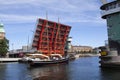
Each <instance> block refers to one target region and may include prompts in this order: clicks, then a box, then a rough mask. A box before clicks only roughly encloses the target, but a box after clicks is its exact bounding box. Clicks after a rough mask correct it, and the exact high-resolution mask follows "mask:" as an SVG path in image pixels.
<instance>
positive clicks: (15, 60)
mask: <svg viewBox="0 0 120 80" xmlns="http://www.w3.org/2000/svg"><path fill="white" fill-rule="evenodd" d="M19 59H21V58H0V63H2V62H18V60H19Z"/></svg>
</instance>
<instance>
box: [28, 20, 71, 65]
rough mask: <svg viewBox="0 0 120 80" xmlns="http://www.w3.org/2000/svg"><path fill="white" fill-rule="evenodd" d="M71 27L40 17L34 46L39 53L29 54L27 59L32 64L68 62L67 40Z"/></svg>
mask: <svg viewBox="0 0 120 80" xmlns="http://www.w3.org/2000/svg"><path fill="white" fill-rule="evenodd" d="M70 29H71V27H70V26H68V25H64V24H60V23H59V19H58V23H57V22H53V21H48V20H47V19H46V20H45V19H39V20H38V25H37V28H36V31H35V35H34V39H33V43H32V47H33V48H35V49H37V51H39V52H40V53H39V54H35V53H34V54H29V57H28V58H27V59H26V61H27V63H28V64H29V65H30V66H36V65H37V66H38V65H39V66H42V65H48V64H59V63H67V62H68V60H69V58H68V56H67V55H66V53H67V52H66V50H65V46H66V42H67V38H68V35H69V32H70Z"/></svg>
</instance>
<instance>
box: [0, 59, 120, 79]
mask: <svg viewBox="0 0 120 80" xmlns="http://www.w3.org/2000/svg"><path fill="white" fill-rule="evenodd" d="M98 62H99V58H98V57H84V58H79V59H76V60H74V61H70V62H69V63H68V64H59V65H52V66H44V67H37V68H28V66H27V65H26V64H20V63H0V80H120V70H118V69H101V68H100V67H99V63H98Z"/></svg>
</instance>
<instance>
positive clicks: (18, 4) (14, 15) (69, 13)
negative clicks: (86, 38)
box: [0, 0, 102, 23]
mask: <svg viewBox="0 0 120 80" xmlns="http://www.w3.org/2000/svg"><path fill="white" fill-rule="evenodd" d="M0 2H1V3H0V5H1V9H0V12H1V13H0V18H2V19H3V21H7V22H9V23H12V22H17V23H26V22H35V21H36V20H37V18H39V17H40V18H45V12H46V11H47V12H48V14H49V19H50V20H53V21H57V17H60V18H61V21H62V22H63V23H64V22H95V23H96V22H97V23H102V21H101V19H100V13H99V4H98V2H97V1H96V0H76V1H74V0H61V1H59V0H0Z"/></svg>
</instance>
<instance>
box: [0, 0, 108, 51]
mask: <svg viewBox="0 0 120 80" xmlns="http://www.w3.org/2000/svg"><path fill="white" fill-rule="evenodd" d="M101 5H102V4H101V2H100V0H0V23H3V24H4V28H5V31H6V38H7V39H9V46H10V50H11V49H20V48H22V46H23V45H27V44H28V43H29V44H30V43H31V42H32V39H33V34H34V31H35V28H36V24H37V19H38V18H43V19H45V18H46V12H47V14H48V20H51V21H58V17H59V21H60V23H62V24H67V25H70V26H71V27H72V28H71V31H70V35H69V36H70V37H72V45H81V46H91V47H93V48H94V47H98V46H103V45H104V44H105V40H107V27H106V21H105V20H104V19H101V14H100V12H101V11H100V8H99V7H100V6H101Z"/></svg>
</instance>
